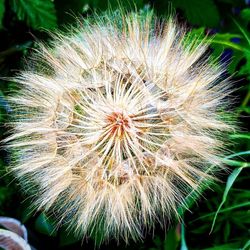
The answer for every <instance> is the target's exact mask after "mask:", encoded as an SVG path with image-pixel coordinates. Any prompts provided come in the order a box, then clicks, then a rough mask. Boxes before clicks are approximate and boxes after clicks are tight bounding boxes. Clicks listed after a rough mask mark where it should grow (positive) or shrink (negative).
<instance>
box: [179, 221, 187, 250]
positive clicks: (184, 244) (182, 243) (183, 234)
mask: <svg viewBox="0 0 250 250" xmlns="http://www.w3.org/2000/svg"><path fill="white" fill-rule="evenodd" d="M180 250H188V247H187V243H186V239H185V227H184V224H183V223H182V224H181V248H180Z"/></svg>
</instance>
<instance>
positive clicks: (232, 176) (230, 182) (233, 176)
mask: <svg viewBox="0 0 250 250" xmlns="http://www.w3.org/2000/svg"><path fill="white" fill-rule="evenodd" d="M242 169H243V167H240V168H236V169H235V170H234V171H233V172H232V173H231V174H230V175H229V177H228V179H227V183H226V188H225V191H224V194H223V197H222V201H221V203H220V205H219V207H218V209H217V211H216V213H215V216H214V219H213V223H212V227H211V230H210V234H211V233H212V231H213V229H214V225H215V222H216V219H217V216H218V213H219V212H220V210H221V208H222V206H223V204H224V203H225V202H226V200H227V195H228V193H229V191H230V188H231V187H232V185H233V184H234V182H235V180H236V179H237V177H238V175H239V174H240V172H241V171H242Z"/></svg>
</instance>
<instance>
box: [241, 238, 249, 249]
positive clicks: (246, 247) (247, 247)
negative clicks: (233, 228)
mask: <svg viewBox="0 0 250 250" xmlns="http://www.w3.org/2000/svg"><path fill="white" fill-rule="evenodd" d="M249 247H250V240H248V241H247V242H246V244H245V245H244V247H243V248H242V250H247V249H249Z"/></svg>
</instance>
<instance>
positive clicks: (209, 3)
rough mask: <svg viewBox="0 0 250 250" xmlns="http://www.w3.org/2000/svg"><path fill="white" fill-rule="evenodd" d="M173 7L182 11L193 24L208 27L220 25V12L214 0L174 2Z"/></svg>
mask: <svg viewBox="0 0 250 250" xmlns="http://www.w3.org/2000/svg"><path fill="white" fill-rule="evenodd" d="M173 6H174V7H176V8H180V9H182V10H183V11H184V13H185V16H186V18H187V19H188V21H189V22H190V23H191V24H196V25H202V26H207V27H216V26H217V25H218V24H219V21H220V16H219V11H218V9H217V6H216V5H215V3H214V2H213V0H202V1H200V0H190V1H185V0H174V1H173Z"/></svg>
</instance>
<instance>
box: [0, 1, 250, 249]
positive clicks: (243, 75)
mask: <svg viewBox="0 0 250 250" xmlns="http://www.w3.org/2000/svg"><path fill="white" fill-rule="evenodd" d="M119 5H121V6H123V7H124V8H125V9H129V10H131V9H137V10H138V11H140V10H144V11H145V10H147V9H153V10H154V12H155V13H156V14H157V15H159V16H162V17H167V16H168V15H169V13H175V15H176V16H177V19H178V20H179V21H180V22H181V23H185V24H186V25H187V27H188V28H189V27H190V28H192V30H191V29H190V31H189V32H191V33H192V34H193V35H197V36H199V37H200V39H202V37H204V36H207V38H208V39H209V40H210V41H211V45H210V51H209V53H210V54H211V56H214V57H215V58H218V60H219V61H220V62H221V63H224V64H225V65H226V67H227V74H228V76H232V81H233V85H234V87H235V89H237V90H236V91H235V93H234V97H233V100H234V104H233V106H234V109H235V114H236V116H237V118H238V121H239V124H240V126H241V128H242V129H241V131H240V132H238V133H236V134H233V135H229V136H230V139H231V141H232V144H231V145H230V146H228V152H231V153H228V157H226V158H225V159H224V161H225V164H226V165H227V166H228V168H229V169H230V171H229V172H225V173H221V176H220V178H221V180H222V181H221V182H220V183H217V185H216V186H213V187H212V188H211V189H208V190H207V191H205V192H204V193H203V195H202V197H201V199H199V201H197V202H196V203H190V210H191V211H192V212H190V211H188V210H187V211H182V213H183V221H181V222H180V223H177V224H172V225H171V226H170V227H169V229H168V230H167V231H164V230H162V229H160V228H158V227H156V232H155V234H154V235H150V234H148V235H147V237H146V238H145V240H144V241H142V242H138V243H133V242H131V243H130V244H129V245H125V243H122V242H120V245H119V246H117V244H116V243H115V241H111V242H109V243H106V244H103V245H101V246H100V249H150V250H160V249H164V250H174V249H181V250H186V249H197V250H198V249H206V250H224V249H225V250H230V249H242V250H243V249H244V250H247V249H250V190H249V186H250V185H249V182H250V175H249V167H250V160H249V154H250V149H249V145H250V143H249V142H250V133H249V132H248V124H249V120H248V119H249V114H250V107H249V106H248V105H249V98H250V83H249V82H250V32H249V29H250V8H249V7H250V0H171V1H166V0H165V1H164V0H155V1H154V0H151V1H149V0H136V1H135V2H134V3H133V2H132V1H127V0H126V1H122V0H120V2H119V3H118V2H117V1H116V0H110V1H105V0H54V1H51V0H0V76H1V77H6V76H8V77H9V76H12V75H13V74H15V73H16V72H17V71H18V70H20V69H22V68H23V65H24V64H25V58H26V57H27V56H28V55H29V53H30V52H31V51H32V49H33V48H34V47H35V41H36V40H43V41H45V42H46V41H47V40H48V39H49V35H48V32H47V30H49V31H53V30H57V29H59V30H65V29H66V27H68V26H69V25H71V24H74V21H75V17H76V16H77V17H82V18H86V17H87V16H89V15H91V14H92V13H93V11H97V12H100V13H101V12H103V11H105V10H106V9H107V8H112V9H116V8H117V7H119ZM1 79H2V78H1ZM15 87H16V86H15V84H14V83H12V82H9V81H5V80H0V104H1V105H0V106H1V107H0V109H1V112H0V123H1V127H0V135H1V139H3V138H4V137H5V134H6V132H8V131H6V130H7V129H6V127H5V126H4V123H5V122H6V120H7V117H8V114H10V113H11V112H10V111H11V110H10V107H9V105H8V103H7V101H6V99H5V96H6V95H8V92H9V91H10V90H12V89H13V88H15ZM7 165H8V155H7V154H6V152H4V151H2V152H1V159H0V170H1V176H2V178H0V216H10V217H13V218H17V219H19V220H20V221H21V222H22V223H24V224H25V226H26V227H27V230H28V234H29V242H30V244H31V245H32V246H34V247H35V249H38V250H40V249H42V250H44V249H46V250H47V249H48V250H49V249H62V250H66V249H74V250H77V249H94V241H93V239H92V238H91V237H90V239H88V241H86V240H81V239H76V238H75V237H74V236H73V235H71V234H69V233H67V232H66V231H65V229H64V228H60V229H56V228H55V226H54V224H53V221H52V219H51V218H47V217H46V215H45V214H43V213H41V214H39V213H38V214H34V213H32V212H31V211H29V209H28V205H29V200H27V197H23V196H22V194H21V193H20V192H19V187H18V185H17V183H15V180H13V177H12V176H10V175H8V174H6V166H7ZM97 240H98V237H97Z"/></svg>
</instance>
